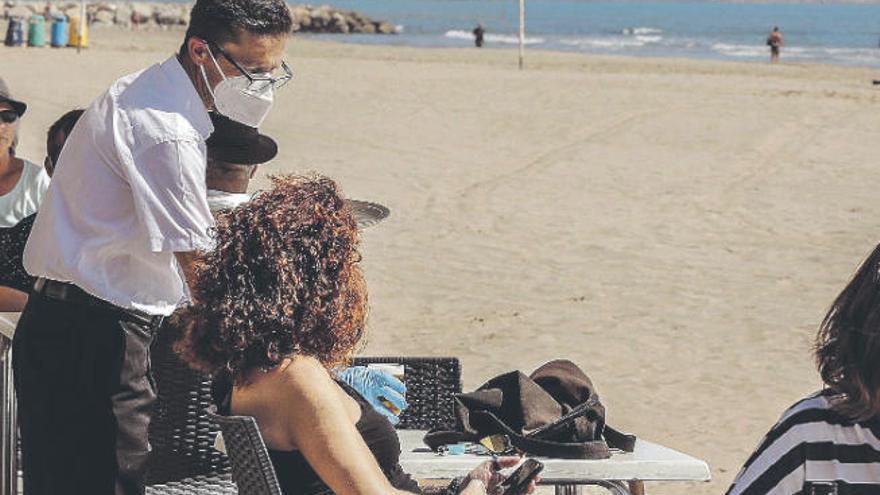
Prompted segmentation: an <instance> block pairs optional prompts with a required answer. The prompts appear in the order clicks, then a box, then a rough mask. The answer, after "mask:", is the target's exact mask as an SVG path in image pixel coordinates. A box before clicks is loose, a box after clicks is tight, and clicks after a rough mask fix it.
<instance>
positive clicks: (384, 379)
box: [338, 366, 407, 425]
mask: <svg viewBox="0 0 880 495" xmlns="http://www.w3.org/2000/svg"><path fill="white" fill-rule="evenodd" d="M338 376H339V379H340V380H342V381H344V382H345V383H347V384H348V385H349V386H351V388H353V389H355V390H357V391H358V393H359V394H361V395H362V396H363V397H364V399H367V402H369V403H370V405H371V406H373V409H375V410H377V411H379V413H381V414H382V415H383V416H385V417H386V418H388V421H391V424H393V425H396V424H397V423H398V422H399V421H400V418H398V415H399V414H400V413H401V412H402V411H403V410H404V409H406V406H407V403H406V399H405V398H404V394H406V385H404V384H403V383H402V382H401V381H400V380H398V379H397V378H394V377H393V376H391V375H389V374H388V373H385V372H382V371H379V370H374V369H370V368H368V367H366V366H352V367H350V368H346V369H344V370H342V371H341V372H339V375H338ZM389 406H390V407H391V408H393V409H390V408H389ZM395 409H396V411H395Z"/></svg>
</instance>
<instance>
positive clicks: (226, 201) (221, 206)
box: [208, 189, 251, 212]
mask: <svg viewBox="0 0 880 495" xmlns="http://www.w3.org/2000/svg"><path fill="white" fill-rule="evenodd" d="M250 199H251V195H250V194H247V193H230V192H226V191H218V190H216V189H208V208H210V209H211V211H212V212H215V211H220V210H227V209H231V208H235V207H236V206H238V205H240V204H242V203H247V202H248V201H250Z"/></svg>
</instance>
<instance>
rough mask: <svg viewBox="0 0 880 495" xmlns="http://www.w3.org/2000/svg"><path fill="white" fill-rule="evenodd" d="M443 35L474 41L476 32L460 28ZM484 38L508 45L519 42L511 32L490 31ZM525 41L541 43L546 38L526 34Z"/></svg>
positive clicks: (534, 43) (488, 41)
mask: <svg viewBox="0 0 880 495" xmlns="http://www.w3.org/2000/svg"><path fill="white" fill-rule="evenodd" d="M443 36H445V37H447V38H452V39H459V40H469V41H473V39H474V33H472V32H470V31H463V30H459V29H452V30H449V31H446V33H445V34H444V35H443ZM483 39H484V40H485V41H486V42H487V43H502V44H507V45H515V44H518V43H519V36H516V35H510V34H492V33H488V34H486V35H484V36H483ZM523 43H525V44H526V45H540V44H541V43H544V38H541V37H538V36H531V37H530V36H526V37H525V39H524V40H523Z"/></svg>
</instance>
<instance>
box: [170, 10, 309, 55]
mask: <svg viewBox="0 0 880 495" xmlns="http://www.w3.org/2000/svg"><path fill="white" fill-rule="evenodd" d="M292 25H293V19H291V17H290V10H289V9H288V8H287V3H285V2H284V0H196V4H195V5H193V8H192V12H190V19H189V27H188V28H187V30H186V37H185V38H184V40H183V46H182V47H181V52H185V50H186V41H187V40H189V38H190V37H192V36H195V37H197V38H202V39H204V40H208V41H212V42H214V43H217V44H223V43H226V42H229V41H233V42H234V41H237V40H238V36H239V34H240V33H241V32H242V31H247V32H249V33H251V34H256V35H282V34H283V35H287V34H290V29H291V27H292Z"/></svg>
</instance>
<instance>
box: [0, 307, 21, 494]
mask: <svg viewBox="0 0 880 495" xmlns="http://www.w3.org/2000/svg"><path fill="white" fill-rule="evenodd" d="M17 322H18V313H0V395H2V399H0V400H2V401H3V403H2V404H0V495H15V494H16V493H18V462H17V452H16V446H17V445H16V442H17V439H18V422H17V419H16V417H15V387H14V386H13V383H12V353H11V352H10V351H11V349H12V334H13V333H15V324H16V323H17Z"/></svg>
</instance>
